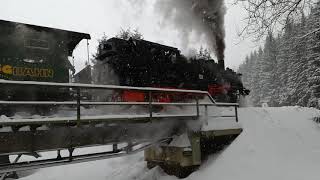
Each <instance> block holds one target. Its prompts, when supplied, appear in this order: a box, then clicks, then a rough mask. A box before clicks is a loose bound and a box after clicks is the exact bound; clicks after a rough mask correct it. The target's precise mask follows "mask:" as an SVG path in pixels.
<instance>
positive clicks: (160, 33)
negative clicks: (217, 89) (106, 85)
mask: <svg viewBox="0 0 320 180" xmlns="http://www.w3.org/2000/svg"><path fill="white" fill-rule="evenodd" d="M231 1H232V0H229V1H227V2H226V4H227V7H228V10H227V14H226V19H225V26H226V46H227V48H226V53H225V55H226V58H225V62H226V66H229V67H231V68H237V67H238V65H239V64H240V63H241V62H242V61H243V60H244V58H245V56H246V55H247V54H248V53H250V52H251V51H252V50H253V49H254V48H255V46H254V44H253V43H251V41H249V40H245V41H240V38H239V37H238V36H237V32H238V31H240V29H241V26H242V25H243V22H242V21H241V20H242V19H243V17H244V11H243V10H242V9H241V8H240V7H235V6H231V5H230V3H231ZM153 3H154V0H147V1H145V5H144V6H143V8H140V7H139V6H138V5H133V6H132V4H130V3H129V1H128V0H1V2H0V5H1V6H0V19H3V20H11V21H18V22H22V23H29V24H35V25H41V26H49V27H55V28H60V29H67V30H73V31H79V32H85V33H89V34H91V37H92V40H91V41H90V52H91V53H94V52H95V49H96V46H97V39H98V38H101V37H102V36H103V34H104V33H105V34H106V35H107V36H108V37H112V36H114V35H115V34H117V32H119V30H120V28H121V27H122V28H124V29H126V28H128V27H131V28H138V29H139V31H140V32H141V33H142V34H143V35H144V38H145V39H146V40H149V41H154V42H159V43H164V44H167V45H171V46H176V47H178V48H181V47H182V46H181V44H180V43H181V41H180V39H179V36H178V32H176V30H174V29H173V28H170V27H160V26H159V19H160V18H159V15H158V14H156V13H154V9H153ZM192 43H194V44H195V47H198V46H199V42H198V40H197V39H194V40H193V42H192ZM182 51H183V50H182ZM86 52H87V51H86V43H85V41H82V42H81V43H80V45H79V46H78V48H77V49H76V51H75V52H74V56H75V58H76V60H75V61H76V69H77V70H79V69H81V68H82V67H83V66H84V62H85V61H86V59H87V55H86Z"/></svg>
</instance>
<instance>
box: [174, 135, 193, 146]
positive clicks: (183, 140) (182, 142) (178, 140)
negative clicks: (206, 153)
mask: <svg viewBox="0 0 320 180" xmlns="http://www.w3.org/2000/svg"><path fill="white" fill-rule="evenodd" d="M169 146H174V147H191V143H190V141H189V138H188V134H187V133H184V134H181V135H180V136H175V137H174V138H173V139H172V141H171V142H170V144H169Z"/></svg>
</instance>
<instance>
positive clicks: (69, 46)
mask: <svg viewBox="0 0 320 180" xmlns="http://www.w3.org/2000/svg"><path fill="white" fill-rule="evenodd" d="M83 39H90V35H89V34H84V33H78V32H72V31H66V30H60V29H54V28H49V27H42V26H36V25H30V24H23V23H17V22H11V21H4V20H0V79H5V80H14V81H42V82H59V83H69V80H70V74H71V70H73V69H74V68H73V66H72V64H71V63H70V62H69V59H68V57H71V56H72V54H73V50H74V49H75V48H76V46H77V45H78V43H79V42H80V41H81V40H83ZM1 91H2V92H1V99H19V100H30V99H32V100H39V99H42V98H45V99H50V98H52V99H53V98H55V97H56V93H55V92H56V91H55V90H54V89H45V88H44V89H41V90H40V88H37V90H36V89H32V88H31V87H26V88H24V89H19V88H16V87H14V86H10V87H8V86H7V87H3V88H1Z"/></svg>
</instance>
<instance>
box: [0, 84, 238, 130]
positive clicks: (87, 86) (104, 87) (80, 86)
mask: <svg viewBox="0 0 320 180" xmlns="http://www.w3.org/2000/svg"><path fill="white" fill-rule="evenodd" d="M1 85H14V86H33V87H40V86H42V87H56V88H70V89H73V90H75V92H76V96H75V97H76V99H75V101H16V100H15V101H3V100H0V105H75V106H76V112H77V113H76V114H77V116H76V117H77V121H78V123H79V124H80V120H81V106H85V105H103V106H108V105H112V106H123V105H134V106H141V105H143V106H148V111H149V118H153V117H154V113H153V107H154V106H159V105H160V106H194V107H195V108H196V115H195V116H196V117H199V116H200V107H205V111H206V112H205V114H207V113H208V112H207V108H208V106H218V107H234V108H235V116H228V117H235V118H236V122H238V110H237V108H238V106H239V105H238V104H237V103H217V102H216V101H215V100H214V99H213V98H212V96H211V95H210V94H209V93H208V92H207V91H199V90H185V89H166V88H151V87H129V86H115V85H95V84H77V83H52V82H34V81H9V80H0V86H1ZM85 89H87V90H88V89H95V90H114V91H121V90H134V91H141V92H144V93H146V94H148V101H146V102H99V101H82V100H81V92H83V90H85ZM159 92H161V93H180V94H192V95H194V96H193V97H194V99H193V100H194V101H195V103H183V102H172V103H171V102H170V103H165V102H154V101H153V98H152V96H153V93H159ZM200 96H201V97H203V96H206V97H208V99H209V100H210V102H207V103H200V102H199V100H200V99H199V97H200ZM222 117H224V116H222ZM225 117H227V116H225Z"/></svg>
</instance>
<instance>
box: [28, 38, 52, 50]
mask: <svg viewBox="0 0 320 180" xmlns="http://www.w3.org/2000/svg"><path fill="white" fill-rule="evenodd" d="M24 46H25V47H26V48H32V49H44V50H47V49H49V42H48V41H47V40H42V39H25V41H24Z"/></svg>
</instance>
